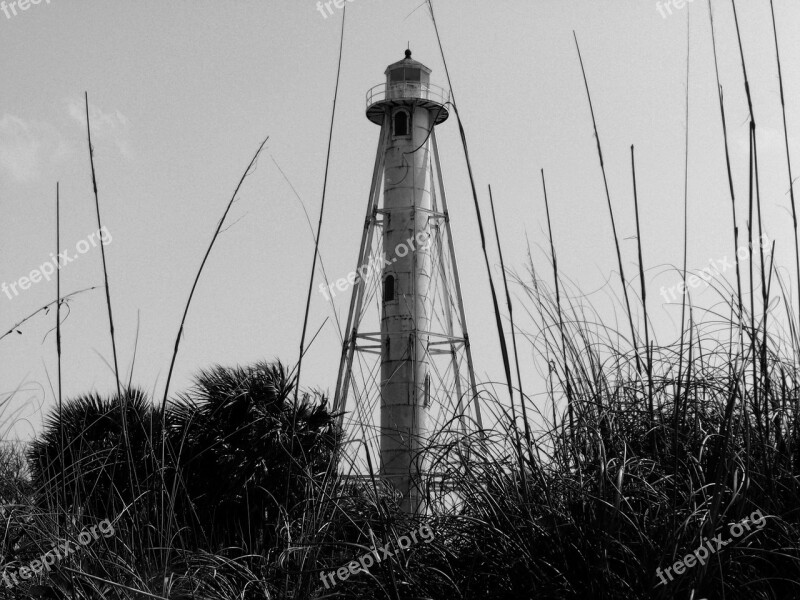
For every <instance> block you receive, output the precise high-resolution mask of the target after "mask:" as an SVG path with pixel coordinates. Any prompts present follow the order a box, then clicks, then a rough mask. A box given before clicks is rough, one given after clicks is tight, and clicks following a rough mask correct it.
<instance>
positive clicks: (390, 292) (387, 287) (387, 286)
mask: <svg viewBox="0 0 800 600" xmlns="http://www.w3.org/2000/svg"><path fill="white" fill-rule="evenodd" d="M383 301H384V302H394V275H387V276H386V278H385V279H384V280H383Z"/></svg>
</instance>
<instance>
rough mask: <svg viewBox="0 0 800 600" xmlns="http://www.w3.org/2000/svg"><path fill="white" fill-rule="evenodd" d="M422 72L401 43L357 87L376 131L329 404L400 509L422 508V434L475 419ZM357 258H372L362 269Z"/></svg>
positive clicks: (428, 87) (438, 109) (433, 110)
mask: <svg viewBox="0 0 800 600" xmlns="http://www.w3.org/2000/svg"><path fill="white" fill-rule="evenodd" d="M430 74H431V70H430V69H429V68H428V67H426V66H425V65H423V64H422V63H420V62H418V61H416V60H414V59H412V58H411V51H410V50H406V51H405V58H403V59H402V60H400V61H398V62H396V63H393V64H391V65H389V66H388V67H387V69H386V71H385V76H386V80H385V82H384V83H381V84H379V85H377V86H375V87H373V88H372V89H370V90H369V91H368V92H367V103H366V116H367V118H368V119H369V121H371V122H372V123H374V124H376V125H379V126H380V136H379V143H378V150H377V154H376V158H375V166H374V169H373V177H372V184H371V189H370V196H369V202H368V206H367V215H366V218H365V221H364V231H363V235H362V240H361V248H360V251H359V259H358V263H359V269H358V272H359V273H360V274H362V276H361V277H359V279H358V280H357V282H356V284H355V287H354V291H353V295H352V298H351V302H350V310H349V315H348V321H347V335H346V336H345V339H344V342H343V345H342V357H341V361H340V367H339V377H338V381H337V388H336V396H335V400H334V408H335V410H337V411H339V412H342V413H344V412H345V411H346V410H347V409H348V407H350V408H351V409H352V410H351V414H352V418H351V422H350V425H351V428H352V429H354V430H356V432H357V431H358V430H359V429H360V431H361V434H360V435H361V438H359V439H363V440H364V442H365V445H366V448H365V452H366V453H367V456H366V458H367V460H368V462H369V464H370V465H371V466H372V467H373V468H374V466H375V463H377V466H378V468H379V474H380V477H381V479H382V480H383V481H384V482H385V483H386V484H388V485H389V486H390V487H391V488H392V489H393V490H394V491H395V492H396V493H397V494H398V496H399V498H400V505H401V507H402V509H403V510H405V511H406V512H410V513H413V512H421V511H423V510H425V507H426V502H427V500H428V499H429V498H428V493H427V491H428V490H429V489H430V488H429V484H430V481H431V480H432V479H431V476H434V478H435V473H431V472H430V471H429V465H428V464H427V462H428V461H427V458H426V453H425V449H426V445H427V444H428V442H429V440H430V438H431V436H432V435H435V434H436V432H437V431H438V430H439V429H438V428H439V427H441V426H442V425H444V424H450V425H451V426H452V424H453V423H456V424H458V425H459V426H460V427H461V432H462V433H463V431H464V428H465V426H466V425H465V423H466V420H465V419H466V418H467V416H468V413H469V410H470V409H471V410H473V411H477V415H476V416H475V417H473V418H472V422H475V418H477V420H478V422H479V421H480V413H479V408H478V405H477V398H476V397H475V380H474V372H473V367H472V356H471V351H470V348H469V338H468V336H467V333H466V323H465V320H466V319H465V315H464V306H463V300H462V296H461V285H460V281H459V277H458V269H457V266H456V261H455V250H454V246H453V241H452V237H451V235H450V218H449V213H448V209H447V201H446V197H445V191H444V184H443V180H442V175H441V170H440V160H439V153H438V147H437V144H436V133H435V128H436V127H437V126H438V125H440V124H442V123H444V122H445V121H446V120H447V118H448V116H449V110H448V104H449V100H450V98H449V92H447V91H446V90H444V89H443V88H441V87H439V86H436V85H434V84H432V83H431V81H430ZM364 265H377V267H376V268H374V269H372V272H371V274H370V275H363V274H364V273H365V271H364V269H363V268H362V267H363V266H364ZM370 309H372V310H370ZM370 313H371V316H369V315H370ZM365 330H366V331H365ZM367 355H371V356H372V359H373V362H372V363H371V367H368V366H366V363H368V362H369V361H368V360H367V358H366V357H367ZM374 361H377V363H376V362H374ZM349 397H350V398H351V399H350V400H348V398H349ZM376 413H377V414H376ZM364 434H366V435H364ZM358 435H359V434H358V433H357V434H356V436H357V437H358Z"/></svg>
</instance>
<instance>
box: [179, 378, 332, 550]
mask: <svg viewBox="0 0 800 600" xmlns="http://www.w3.org/2000/svg"><path fill="white" fill-rule="evenodd" d="M293 389H294V388H293V385H292V381H291V380H290V378H289V376H288V375H287V373H286V370H285V368H284V367H283V366H282V365H281V364H279V363H278V364H267V363H257V364H255V365H251V366H247V367H231V368H227V367H221V366H217V367H215V368H212V369H209V370H206V371H203V372H202V373H201V374H200V375H199V376H198V377H197V380H196V383H195V386H194V388H193V389H192V390H191V391H190V392H189V393H186V394H183V395H182V396H181V397H180V399H179V400H178V401H176V402H175V403H173V404H172V405H170V407H169V410H168V415H167V419H168V422H169V439H170V446H171V448H172V452H173V453H174V456H175V459H176V464H177V468H178V472H179V473H180V477H181V478H180V481H179V482H178V493H177V494H176V498H177V499H178V500H179V504H178V506H177V510H178V513H179V515H180V517H181V518H182V520H183V521H184V522H185V523H189V524H192V525H193V527H199V528H200V529H202V530H203V532H204V533H205V535H206V536H207V537H208V538H209V541H210V543H211V546H212V547H217V546H218V545H225V546H228V545H236V546H239V547H250V548H254V547H258V548H263V545H264V544H265V543H267V542H268V541H271V540H274V534H273V533H271V529H270V526H273V527H274V526H275V525H278V524H279V523H282V522H284V519H286V518H291V517H292V515H294V514H296V513H297V512H298V510H300V509H301V506H302V503H303V501H304V499H305V498H306V494H307V492H308V487H309V481H310V480H313V479H314V478H317V477H318V476H320V475H321V474H323V473H325V472H326V471H327V470H328V469H329V467H330V461H331V459H332V457H333V453H334V450H335V448H336V445H337V443H338V441H339V439H340V435H339V433H338V432H337V427H336V424H335V419H334V417H333V415H332V414H331V413H330V412H329V411H328V409H327V405H326V403H325V399H324V398H319V397H311V396H309V395H307V394H302V395H300V396H299V398H298V399H297V400H295V398H294V394H293ZM184 500H185V501H184Z"/></svg>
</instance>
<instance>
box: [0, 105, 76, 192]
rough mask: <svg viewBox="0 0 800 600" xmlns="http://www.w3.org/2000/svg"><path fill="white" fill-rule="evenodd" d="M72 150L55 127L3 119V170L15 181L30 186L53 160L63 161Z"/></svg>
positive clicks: (0, 134) (0, 146) (0, 133)
mask: <svg viewBox="0 0 800 600" xmlns="http://www.w3.org/2000/svg"><path fill="white" fill-rule="evenodd" d="M69 154H70V149H69V147H68V145H67V144H66V142H65V141H64V139H63V138H62V137H61V135H60V134H59V133H58V131H56V129H54V128H53V127H52V126H50V125H48V124H47V123H42V122H39V121H26V120H25V119H21V118H20V117H17V116H14V115H11V114H8V113H6V114H4V115H3V118H2V119H0V168H2V170H4V171H5V172H6V173H8V174H9V175H10V176H11V178H12V179H14V180H15V181H17V182H20V183H28V182H30V181H33V180H34V179H36V177H38V176H39V174H40V173H41V169H42V166H43V165H44V164H46V163H48V162H49V161H60V160H63V159H64V158H65V157H66V156H67V155H69Z"/></svg>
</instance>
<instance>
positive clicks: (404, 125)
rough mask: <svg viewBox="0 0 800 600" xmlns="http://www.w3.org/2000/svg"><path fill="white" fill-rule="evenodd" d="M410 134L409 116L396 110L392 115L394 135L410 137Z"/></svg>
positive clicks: (402, 111)
mask: <svg viewBox="0 0 800 600" xmlns="http://www.w3.org/2000/svg"><path fill="white" fill-rule="evenodd" d="M410 133H411V116H410V115H409V114H408V113H407V112H406V111H404V110H398V111H397V112H396V113H394V135H395V136H402V135H410Z"/></svg>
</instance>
